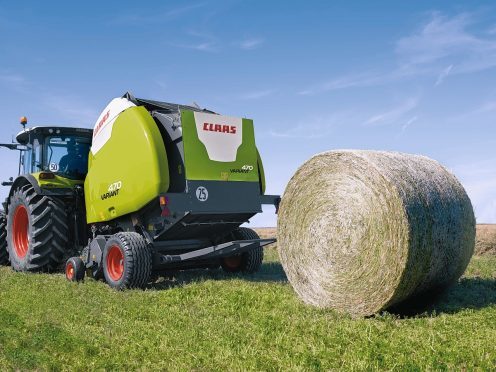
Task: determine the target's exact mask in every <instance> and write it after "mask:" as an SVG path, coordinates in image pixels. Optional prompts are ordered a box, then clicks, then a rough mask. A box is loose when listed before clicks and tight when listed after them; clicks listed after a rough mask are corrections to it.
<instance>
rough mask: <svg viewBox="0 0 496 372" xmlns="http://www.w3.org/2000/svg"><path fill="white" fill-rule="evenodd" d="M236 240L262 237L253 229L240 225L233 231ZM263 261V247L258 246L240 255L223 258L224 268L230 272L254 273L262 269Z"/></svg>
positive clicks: (222, 264)
mask: <svg viewBox="0 0 496 372" xmlns="http://www.w3.org/2000/svg"><path fill="white" fill-rule="evenodd" d="M232 235H233V237H234V239H235V240H251V239H260V237H259V236H258V234H257V233H256V232H255V231H253V230H252V229H248V228H246V227H240V228H239V229H237V230H235V231H234V232H233V234H232ZM262 262H263V248H262V247H257V248H255V249H252V250H250V251H248V252H244V253H241V254H239V255H235V256H230V257H225V258H223V259H222V260H221V266H222V269H223V270H224V271H225V272H228V273H238V272H242V273H243V274H253V273H255V272H257V271H258V270H260V267H261V266H262Z"/></svg>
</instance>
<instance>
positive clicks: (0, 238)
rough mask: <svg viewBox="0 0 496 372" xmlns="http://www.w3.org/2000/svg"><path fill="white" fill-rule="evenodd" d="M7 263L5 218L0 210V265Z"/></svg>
mask: <svg viewBox="0 0 496 372" xmlns="http://www.w3.org/2000/svg"><path fill="white" fill-rule="evenodd" d="M8 263H9V252H7V218H6V217H5V213H4V212H1V211H0V265H7V264H8Z"/></svg>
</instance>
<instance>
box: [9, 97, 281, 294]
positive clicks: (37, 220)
mask: <svg viewBox="0 0 496 372" xmlns="http://www.w3.org/2000/svg"><path fill="white" fill-rule="evenodd" d="M25 124H26V122H24V125H25ZM16 139H17V143H12V144H0V146H3V147H7V148H9V149H12V150H18V151H20V159H21V160H20V164H19V176H18V177H17V178H16V179H15V180H14V179H11V181H9V182H4V183H3V185H4V186H10V187H11V188H10V192H9V195H8V197H7V199H6V200H5V202H4V203H3V209H4V210H5V212H0V264H3V265H5V264H8V263H9V262H10V265H11V266H12V268H13V269H14V270H18V271H48V272H50V271H57V270H59V269H62V268H64V263H65V274H66V277H67V279H69V280H72V281H80V280H82V279H83V278H84V276H85V275H90V276H92V277H94V278H97V279H99V278H104V279H105V280H106V282H107V283H108V284H109V285H110V286H111V287H113V288H116V289H125V288H143V287H145V286H146V285H147V284H148V283H149V282H150V280H151V278H155V277H157V276H160V275H163V274H165V273H169V272H171V271H178V270H187V269H196V268H210V269H214V268H220V267H222V268H223V269H224V270H225V271H227V272H242V273H254V272H256V271H257V270H258V269H259V268H260V267H261V265H262V260H263V247H264V246H265V245H267V244H270V243H273V242H275V239H260V238H259V236H258V235H257V234H256V232H255V231H253V230H251V229H247V228H244V227H241V225H242V224H244V223H246V222H248V221H249V220H250V218H252V217H253V216H254V215H255V214H257V213H260V212H261V211H262V208H261V207H262V205H263V204H272V205H274V206H275V207H276V211H277V208H278V205H279V202H280V197H279V196H277V195H265V176H264V170H263V165H262V161H261V158H260V155H259V153H258V150H257V148H256V144H255V135H254V128H253V122H252V120H249V119H242V118H235V117H229V116H222V115H218V114H216V113H214V112H212V111H209V110H205V109H199V108H198V107H194V106H185V105H178V104H171V103H166V102H158V101H151V100H145V99H139V98H135V97H133V96H132V95H131V94H129V93H126V94H125V95H124V96H123V97H120V98H116V99H114V100H112V101H111V102H110V103H109V104H108V105H107V107H106V108H105V109H104V110H103V112H102V113H101V115H100V117H99V118H98V120H97V121H96V124H95V127H94V129H93V130H90V129H83V128H63V127H34V128H28V129H26V128H24V130H23V131H21V132H20V133H19V134H18V135H17V138H16Z"/></svg>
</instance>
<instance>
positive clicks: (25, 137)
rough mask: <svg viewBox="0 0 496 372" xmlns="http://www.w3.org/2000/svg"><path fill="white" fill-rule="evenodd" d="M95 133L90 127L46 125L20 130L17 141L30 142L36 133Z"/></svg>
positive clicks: (46, 134)
mask: <svg viewBox="0 0 496 372" xmlns="http://www.w3.org/2000/svg"><path fill="white" fill-rule="evenodd" d="M92 134H93V129H88V128H75V127H57V126H46V127H33V128H27V129H25V130H23V131H22V132H19V133H18V134H17V136H16V140H17V142H19V143H20V144H22V145H25V144H27V143H28V142H29V139H30V137H34V136H36V135H41V136H49V135H80V136H83V137H91V136H92Z"/></svg>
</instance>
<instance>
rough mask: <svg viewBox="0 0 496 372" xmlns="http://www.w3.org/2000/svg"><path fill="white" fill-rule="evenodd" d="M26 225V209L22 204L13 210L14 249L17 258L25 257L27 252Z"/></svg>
mask: <svg viewBox="0 0 496 372" xmlns="http://www.w3.org/2000/svg"><path fill="white" fill-rule="evenodd" d="M28 226H29V217H28V211H27V209H26V207H25V206H24V205H19V206H18V207H17V208H16V210H15V212H14V223H13V224H12V237H13V239H12V240H13V243H14V250H15V253H16V255H17V257H19V258H24V257H26V254H27V253H28V248H29V238H28Z"/></svg>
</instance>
